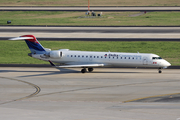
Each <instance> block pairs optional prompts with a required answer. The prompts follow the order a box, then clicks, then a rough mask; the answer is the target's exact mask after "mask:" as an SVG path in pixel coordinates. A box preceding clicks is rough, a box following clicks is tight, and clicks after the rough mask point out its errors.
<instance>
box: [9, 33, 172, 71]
mask: <svg viewBox="0 0 180 120" xmlns="http://www.w3.org/2000/svg"><path fill="white" fill-rule="evenodd" d="M9 40H25V42H26V43H27V46H28V47H29V49H30V51H31V53H29V54H28V55H29V56H30V57H33V58H37V59H40V60H44V61H49V62H50V64H51V65H52V66H53V67H56V68H82V70H81V72H82V73H85V72H87V71H89V72H92V71H93V68H94V67H104V66H111V67H117V66H122V67H146V68H157V69H158V71H159V73H161V72H162V71H161V69H162V68H167V67H168V66H171V64H170V63H169V62H167V61H166V60H165V59H162V58H161V57H160V56H158V55H156V54H151V53H122V52H92V51H72V50H69V49H59V50H51V49H48V48H44V47H43V46H42V45H41V44H40V43H39V42H38V40H37V39H36V37H35V36H33V35H23V36H20V37H17V38H11V39H9ZM53 62H54V63H60V64H61V65H60V66H57V65H55V64H54V63H53Z"/></svg>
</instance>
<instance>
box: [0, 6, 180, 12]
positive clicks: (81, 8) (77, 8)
mask: <svg viewBox="0 0 180 120" xmlns="http://www.w3.org/2000/svg"><path fill="white" fill-rule="evenodd" d="M90 9H91V10H94V11H180V7H179V6H175V7H161V6H157V7H152V6H150V7H147V6H142V7H140V6H138V7H137V6H135V7H134V6H132V7H121V6H114V7H113V6H109V7H104V6H101V7H98V6H97V7H95V6H91V7H90ZM87 10H88V7H87V6H75V7H64V6H57V7H49V6H44V7H42V6H41V7H36V6H26V7H25V6H20V7H19V6H16V7H15V6H12V7H11V6H9V7H6V6H5V7H3V6H1V7H0V11H87Z"/></svg>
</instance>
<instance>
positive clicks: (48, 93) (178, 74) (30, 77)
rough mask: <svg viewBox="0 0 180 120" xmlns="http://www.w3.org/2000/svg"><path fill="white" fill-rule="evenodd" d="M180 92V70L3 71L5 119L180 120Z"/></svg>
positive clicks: (1, 113) (0, 102) (0, 91)
mask: <svg viewBox="0 0 180 120" xmlns="http://www.w3.org/2000/svg"><path fill="white" fill-rule="evenodd" d="M179 86H180V69H163V72H162V73H161V74H159V73H158V70H157V69H135V68H134V69H132V68H128V69H127V68H124V69H123V68H95V69H94V71H93V72H92V73H85V74H82V73H81V72H80V68H73V69H56V68H45V67H43V68H41V67H40V68H38V67H0V96H1V97H0V119H6V120H12V119H13V120H19V119H23V120H32V119H33V120H39V119H43V120H49V119H53V120H179V118H180V114H179V113H180V100H179V99H180V97H179V95H180V87H179ZM165 99H166V100H165ZM167 99H168V100H167Z"/></svg>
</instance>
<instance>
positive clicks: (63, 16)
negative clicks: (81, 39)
mask: <svg viewBox="0 0 180 120" xmlns="http://www.w3.org/2000/svg"><path fill="white" fill-rule="evenodd" d="M96 13H97V14H99V13H100V12H96ZM137 14H139V13H138V12H103V14H102V17H90V18H87V17H86V15H85V12H62V11H50V12H49V11H0V16H1V17H0V25H7V21H8V20H10V21H11V24H9V25H63V26H64V25H67V26H68V25H69V26H72V25H73V26H168V25H169V26H179V25H180V22H179V21H180V12H150V13H146V14H140V16H138V15H137Z"/></svg>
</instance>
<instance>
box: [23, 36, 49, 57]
mask: <svg viewBox="0 0 180 120" xmlns="http://www.w3.org/2000/svg"><path fill="white" fill-rule="evenodd" d="M20 38H22V39H23V38H25V39H24V40H25V41H26V44H27V45H28V47H29V49H30V51H31V53H32V54H44V53H46V51H45V49H44V47H43V46H42V45H41V44H40V43H39V42H38V40H37V39H36V37H35V36H34V35H23V36H20Z"/></svg>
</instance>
